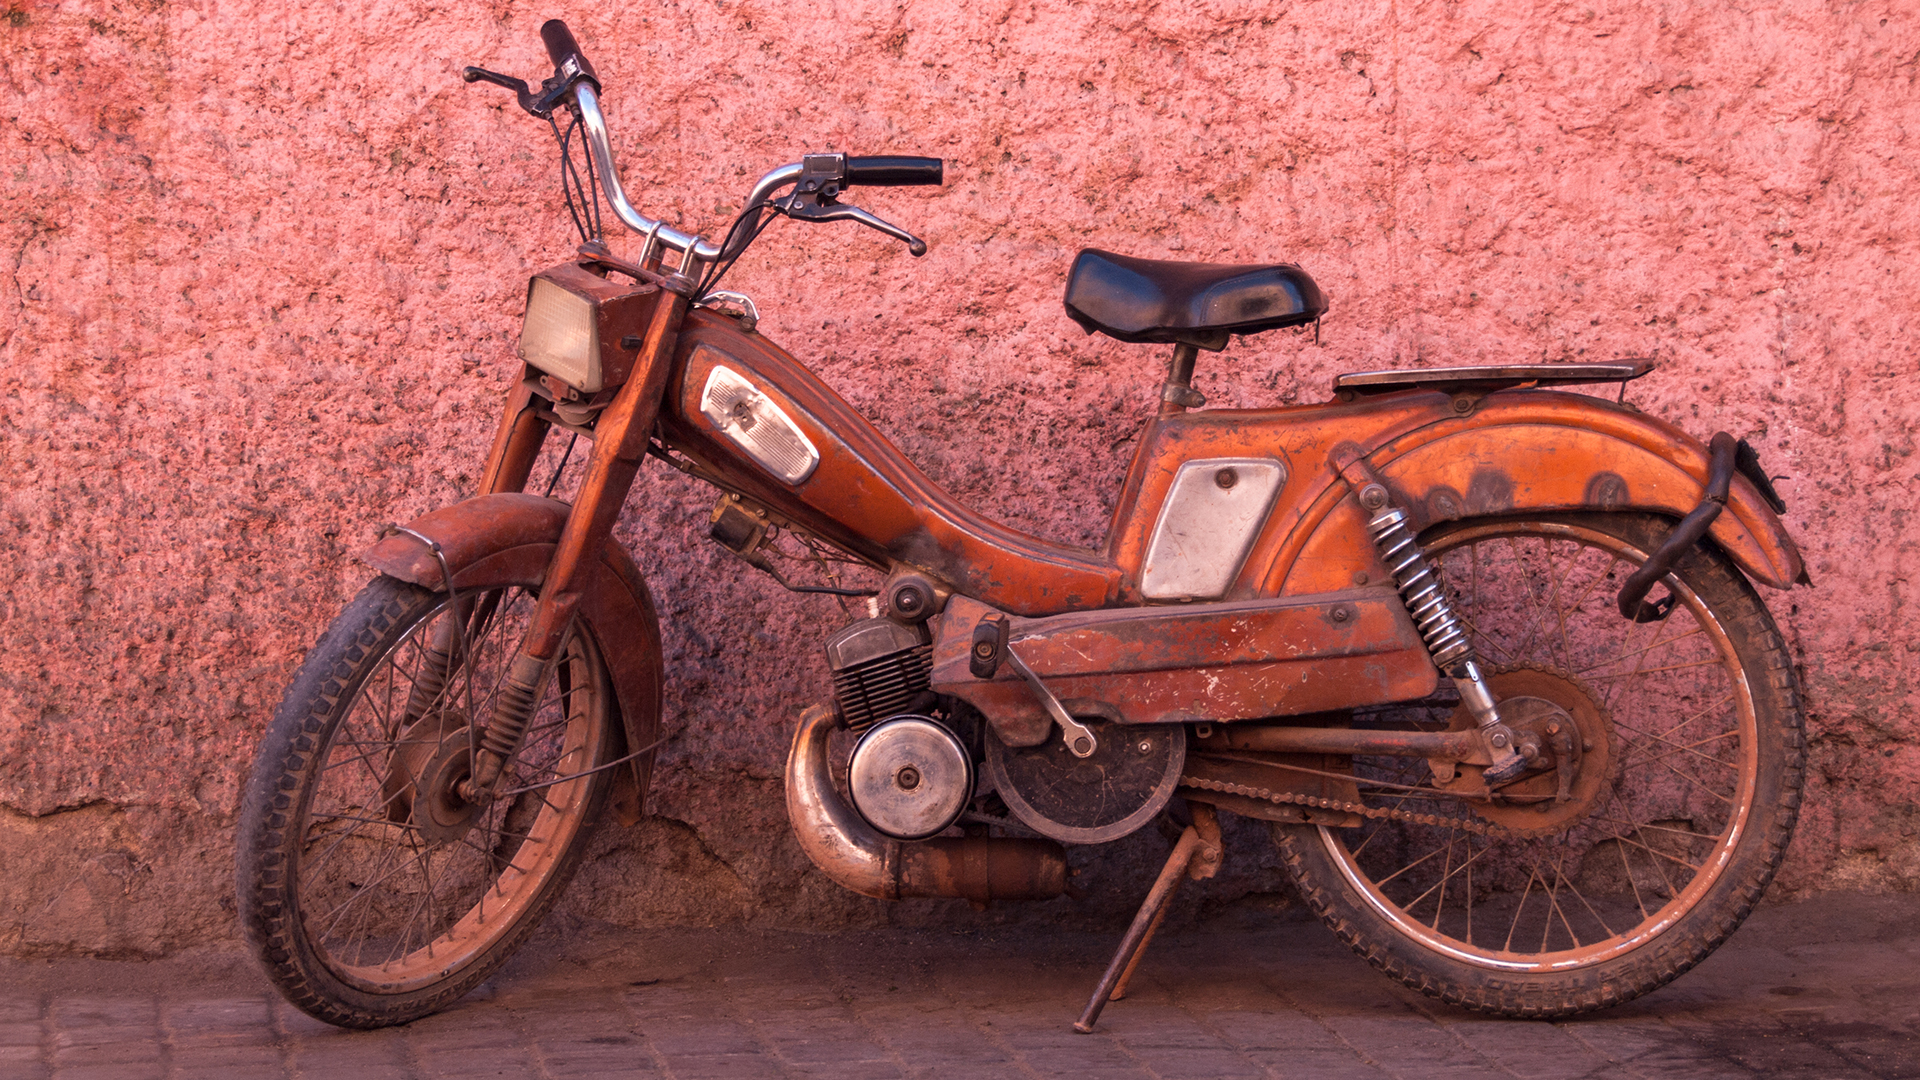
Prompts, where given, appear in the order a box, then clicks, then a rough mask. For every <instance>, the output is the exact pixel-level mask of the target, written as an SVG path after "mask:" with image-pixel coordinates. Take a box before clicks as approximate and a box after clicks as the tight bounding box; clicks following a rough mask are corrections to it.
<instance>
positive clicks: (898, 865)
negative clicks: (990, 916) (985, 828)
mask: <svg viewBox="0 0 1920 1080" xmlns="http://www.w3.org/2000/svg"><path fill="white" fill-rule="evenodd" d="M835 726H836V723H835V720H834V716H833V710H832V709H829V708H827V707H826V706H824V705H815V706H813V707H812V708H810V709H808V710H807V711H806V712H804V713H802V714H801V715H800V726H799V729H798V730H796V731H795V732H794V733H793V749H792V751H791V752H789V753H788V754H787V818H788V820H790V821H792V822H793V832H794V836H795V837H796V838H798V839H799V841H800V850H802V851H805V852H806V853H807V858H809V859H812V860H813V865H815V866H817V867H819V868H820V872H821V873H823V874H825V875H827V876H828V877H830V878H832V879H833V880H834V881H836V882H838V883H839V884H840V885H842V886H844V887H846V888H848V889H852V890H853V891H854V892H857V893H859V894H860V895H862V896H872V897H875V898H877V899H881V900H899V899H901V898H903V897H909V896H955V897H961V898H963V899H966V900H971V901H973V902H974V903H976V904H984V903H988V902H990V901H994V900H1050V899H1052V898H1054V897H1056V896H1059V895H1060V894H1061V893H1063V892H1066V891H1067V852H1066V849H1065V848H1063V847H1061V846H1060V845H1059V844H1056V843H1054V842H1053V841H1051V840H1028V839H1021V838H1018V837H998V838H994V837H984V836H969V837H964V838H956V837H946V838H943V839H935V840H921V841H916V842H912V843H902V842H901V841H899V840H895V839H893V838H892V837H889V836H883V835H881V833H880V832H879V831H877V830H876V829H874V828H873V826H871V825H868V824H867V823H866V821H864V820H863V819H862V818H861V817H860V815H859V814H858V813H857V812H855V810H854V809H853V807H851V806H848V805H847V801H846V800H845V799H843V798H841V797H840V793H839V792H838V791H835V790H834V787H833V781H832V779H831V776H830V774H829V773H828V771H827V736H828V735H830V734H831V733H832V732H833V729H834V727H835Z"/></svg>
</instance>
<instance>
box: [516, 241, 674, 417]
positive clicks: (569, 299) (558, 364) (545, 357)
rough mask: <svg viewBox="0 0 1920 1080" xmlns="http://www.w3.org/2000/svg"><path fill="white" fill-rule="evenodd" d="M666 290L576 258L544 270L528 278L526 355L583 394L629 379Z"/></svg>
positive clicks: (523, 355) (523, 334)
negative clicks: (627, 280)
mask: <svg viewBox="0 0 1920 1080" xmlns="http://www.w3.org/2000/svg"><path fill="white" fill-rule="evenodd" d="M659 295H660V290H658V289H656V288H654V287H653V286H652V285H623V284H621V283H619V282H614V281H609V280H607V279H606V278H603V277H600V276H598V275H596V274H594V273H593V272H591V271H589V270H587V269H586V268H585V267H583V266H580V265H578V264H575V263H563V264H562V265H560V266H556V267H553V268H551V269H547V270H542V271H540V273H538V274H536V275H534V277H533V280H532V281H530V282H528V283H527V315H526V318H525V319H524V320H523V321H522V322H521V324H520V358H521V359H522V360H525V361H526V362H527V363H529V364H531V365H533V366H534V367H536V368H538V369H540V370H541V371H543V372H545V373H547V374H548V375H551V376H553V377H554V378H556V379H559V380H560V381H561V382H564V383H566V384H567V385H568V386H571V387H573V388H574V389H575V390H579V391H581V392H582V393H587V394H592V393H596V392H598V391H600V390H604V389H606V388H607V387H609V386H619V385H620V384H621V383H623V382H625V381H627V374H628V373H629V372H631V371H632V370H633V360H634V355H635V352H636V350H635V349H630V348H628V347H627V346H626V345H625V344H624V342H625V341H626V340H627V339H629V338H635V337H637V336H639V335H641V334H644V333H645V331H646V324H647V318H648V317H649V316H650V315H651V314H652V312H653V302H654V300H656V299H657V298H658V297H659Z"/></svg>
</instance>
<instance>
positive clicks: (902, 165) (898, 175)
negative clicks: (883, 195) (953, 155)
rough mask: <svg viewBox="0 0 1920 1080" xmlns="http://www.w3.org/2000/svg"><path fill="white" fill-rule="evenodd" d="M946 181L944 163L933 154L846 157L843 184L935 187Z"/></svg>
mask: <svg viewBox="0 0 1920 1080" xmlns="http://www.w3.org/2000/svg"><path fill="white" fill-rule="evenodd" d="M945 180H946V162H944V161H941V160H940V159H939V158H937V157H850V158H848V159H847V183H848V184H849V185H851V186H858V187H913V186H916V185H923V184H927V185H932V186H935V187H938V186H939V185H940V184H942V183H944V182H945Z"/></svg>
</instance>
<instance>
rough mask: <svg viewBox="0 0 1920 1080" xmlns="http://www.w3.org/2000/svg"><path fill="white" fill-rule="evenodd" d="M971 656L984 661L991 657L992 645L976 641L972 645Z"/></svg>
mask: <svg viewBox="0 0 1920 1080" xmlns="http://www.w3.org/2000/svg"><path fill="white" fill-rule="evenodd" d="M973 655H975V656H977V657H979V658H980V659H982V660H985V659H986V658H987V657H989V656H992V655H993V645H992V644H991V643H990V642H985V641H976V642H974V643H973Z"/></svg>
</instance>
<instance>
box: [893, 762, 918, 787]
mask: <svg viewBox="0 0 1920 1080" xmlns="http://www.w3.org/2000/svg"><path fill="white" fill-rule="evenodd" d="M893 782H894V784H895V785H897V786H898V787H899V788H900V790H901V791H912V790H913V789H914V788H917V787H919V786H920V770H919V769H916V768H914V767H913V766H911V765H902V766H901V767H900V771H899V772H897V773H894V774H893Z"/></svg>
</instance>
